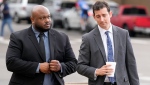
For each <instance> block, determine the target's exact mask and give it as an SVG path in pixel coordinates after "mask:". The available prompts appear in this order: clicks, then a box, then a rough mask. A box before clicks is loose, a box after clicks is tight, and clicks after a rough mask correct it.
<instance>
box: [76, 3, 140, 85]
mask: <svg viewBox="0 0 150 85" xmlns="http://www.w3.org/2000/svg"><path fill="white" fill-rule="evenodd" d="M93 17H94V19H95V21H96V22H97V24H98V25H97V26H95V28H94V29H93V30H92V31H90V32H89V33H87V34H85V35H83V37H82V44H81V46H80V50H79V52H80V53H79V58H78V64H77V72H78V73H79V74H81V75H84V76H86V77H88V78H89V81H88V85H140V84H139V77H138V72H137V66H136V60H135V57H134V53H133V49H132V45H131V42H130V37H129V33H128V31H127V30H125V29H122V28H119V27H117V26H115V25H113V24H111V22H110V18H111V17H112V12H111V11H110V7H109V6H108V4H107V3H106V2H104V1H97V2H96V3H95V4H94V5H93ZM107 63H114V64H115V63H116V68H115V66H114V68H112V64H107ZM112 73H114V74H113V75H112Z"/></svg>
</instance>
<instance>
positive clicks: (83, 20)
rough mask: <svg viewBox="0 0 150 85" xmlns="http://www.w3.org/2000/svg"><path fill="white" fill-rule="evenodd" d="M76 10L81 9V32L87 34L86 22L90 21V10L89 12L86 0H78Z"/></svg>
mask: <svg viewBox="0 0 150 85" xmlns="http://www.w3.org/2000/svg"><path fill="white" fill-rule="evenodd" d="M76 8H78V9H80V11H81V14H80V23H81V31H82V32H85V31H86V28H85V26H86V22H87V19H88V17H89V16H88V10H89V8H90V7H89V5H88V4H87V3H86V1H85V0H78V2H77V4H76Z"/></svg>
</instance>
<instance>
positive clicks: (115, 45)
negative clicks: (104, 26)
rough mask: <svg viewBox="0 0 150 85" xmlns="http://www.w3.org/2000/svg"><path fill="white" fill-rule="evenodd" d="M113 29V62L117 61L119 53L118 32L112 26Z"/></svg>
mask: <svg viewBox="0 0 150 85" xmlns="http://www.w3.org/2000/svg"><path fill="white" fill-rule="evenodd" d="M112 28H113V38H114V59H115V61H117V56H118V55H117V54H118V51H119V37H118V36H119V35H118V31H117V29H116V27H115V26H114V25H112Z"/></svg>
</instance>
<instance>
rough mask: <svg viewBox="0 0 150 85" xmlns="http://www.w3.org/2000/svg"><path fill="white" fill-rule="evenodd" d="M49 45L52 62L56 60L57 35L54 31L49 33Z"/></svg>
mask: <svg viewBox="0 0 150 85" xmlns="http://www.w3.org/2000/svg"><path fill="white" fill-rule="evenodd" d="M49 45H50V60H54V59H55V57H54V49H55V34H54V31H53V30H52V29H51V30H50V31H49Z"/></svg>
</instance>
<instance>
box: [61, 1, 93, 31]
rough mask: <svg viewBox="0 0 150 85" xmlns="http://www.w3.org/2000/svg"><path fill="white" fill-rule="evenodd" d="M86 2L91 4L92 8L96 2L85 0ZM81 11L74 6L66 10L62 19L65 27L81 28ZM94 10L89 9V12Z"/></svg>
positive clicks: (68, 28) (69, 28)
mask: <svg viewBox="0 0 150 85" xmlns="http://www.w3.org/2000/svg"><path fill="white" fill-rule="evenodd" d="M85 1H86V3H87V4H88V5H89V7H90V8H91V7H92V5H93V4H94V3H95V2H94V1H91V0H85ZM80 12H81V11H78V10H77V8H75V7H73V8H72V9H70V10H67V11H65V13H64V14H63V16H62V18H63V19H62V21H63V25H64V28H65V29H66V30H71V29H80V28H81V23H80ZM91 12H92V11H88V14H91Z"/></svg>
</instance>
